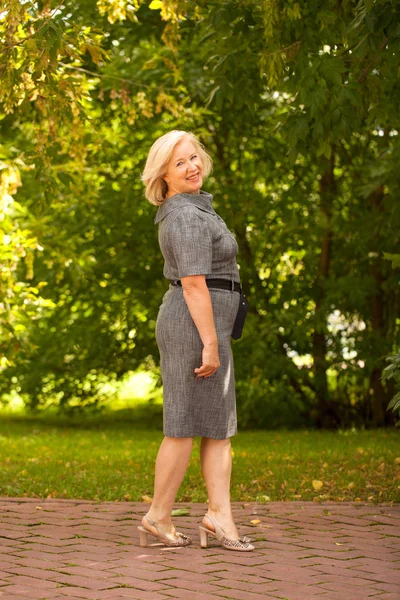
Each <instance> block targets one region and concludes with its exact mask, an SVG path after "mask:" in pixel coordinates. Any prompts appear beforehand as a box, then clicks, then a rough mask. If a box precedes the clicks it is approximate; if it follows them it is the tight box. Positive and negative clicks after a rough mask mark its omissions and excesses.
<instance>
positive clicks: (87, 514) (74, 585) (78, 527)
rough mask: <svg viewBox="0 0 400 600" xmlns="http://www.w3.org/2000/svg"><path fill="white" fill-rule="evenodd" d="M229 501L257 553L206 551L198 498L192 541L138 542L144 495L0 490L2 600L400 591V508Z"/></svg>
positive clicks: (211, 598)
mask: <svg viewBox="0 0 400 600" xmlns="http://www.w3.org/2000/svg"><path fill="white" fill-rule="evenodd" d="M185 506H189V505H185ZM233 506H234V513H235V519H236V522H237V524H238V526H239V529H240V534H241V535H249V536H250V537H252V539H253V540H254V544H255V546H256V551H254V552H250V553H240V552H235V551H228V550H224V549H221V547H220V546H219V545H218V542H217V541H216V540H213V541H212V546H211V547H210V548H208V549H201V548H200V545H199V536H198V530H197V524H198V523H199V522H200V520H201V517H202V515H203V513H204V508H205V507H204V505H201V504H191V505H190V509H191V512H190V516H187V517H176V518H175V524H176V525H177V527H178V529H180V530H181V531H183V532H185V533H188V534H189V535H191V536H192V537H193V538H194V543H193V545H191V546H189V547H187V548H166V547H165V546H162V545H160V544H157V543H156V542H155V539H154V538H149V539H153V540H154V544H152V546H150V547H148V548H140V547H139V537H138V531H137V525H138V524H139V523H140V519H141V517H142V515H143V514H144V513H145V512H146V511H147V508H148V505H146V504H142V503H133V502H101V503H96V502H89V501H84V500H56V499H46V500H38V499H35V498H32V499H31V498H0V600H16V599H18V600H22V599H23V598H29V599H32V600H36V599H38V600H67V599H71V600H73V599H78V598H79V599H82V598H88V599H90V600H127V599H129V598H130V599H132V600H172V599H178V600H179V599H182V600H261V598H263V599H274V600H276V599H286V600H313V599H319V600H347V599H349V600H365V599H366V598H375V599H376V600H399V599H400V505H394V506H389V505H379V506H372V505H366V504H362V503H353V504H351V503H346V504H335V503H328V502H326V503H321V504H317V503H313V502H270V503H268V504H267V505H258V504H240V503H235V504H234V505H233ZM252 520H255V521H259V522H258V523H255V524H252V523H251V521H252Z"/></svg>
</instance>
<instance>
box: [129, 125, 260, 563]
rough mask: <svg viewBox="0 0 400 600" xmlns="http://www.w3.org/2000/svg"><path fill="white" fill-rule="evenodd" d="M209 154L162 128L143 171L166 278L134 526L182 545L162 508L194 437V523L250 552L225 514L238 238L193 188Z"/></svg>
mask: <svg viewBox="0 0 400 600" xmlns="http://www.w3.org/2000/svg"><path fill="white" fill-rule="evenodd" d="M211 168H212V161H211V158H210V157H209V155H208V154H207V153H206V152H205V150H204V148H203V147H202V145H201V144H200V142H199V140H198V139H197V138H196V137H195V136H194V135H193V134H192V133H188V132H185V131H177V130H174V131H170V132H169V133H167V134H165V135H163V136H161V137H160V138H159V139H157V140H156V142H155V143H154V144H153V146H152V147H151V149H150V152H149V155H148V158H147V162H146V165H145V168H144V172H143V175H142V181H143V182H144V184H145V186H146V197H147V199H148V200H149V201H150V202H151V203H152V204H155V205H156V206H159V209H158V211H157V215H156V218H155V221H154V222H155V223H157V224H158V227H159V229H158V236H159V243H160V248H161V251H162V254H163V257H164V259H165V264H164V271H163V273H164V276H165V277H166V278H167V279H168V280H169V281H170V286H169V289H168V290H167V292H166V293H165V295H164V297H163V300H162V304H161V306H160V310H159V314H158V317H157V324H156V340H157V345H158V348H159V351H160V357H161V375H162V380H163V387H164V409H163V410H164V435H165V437H164V440H163V442H162V444H161V447H160V449H159V452H158V455H157V460H156V469H155V482H154V495H153V501H152V504H151V507H150V510H149V511H148V513H147V515H145V516H144V517H143V519H142V525H141V526H139V531H140V543H141V545H142V546H146V545H147V534H151V535H153V536H154V537H156V538H157V539H159V540H160V541H162V542H163V543H164V544H166V545H167V546H185V545H188V544H190V543H191V540H190V538H189V537H188V536H186V535H184V534H182V533H179V532H177V531H176V530H175V527H174V525H173V524H172V520H171V512H172V508H173V505H174V501H175V497H176V494H177V492H178V489H179V486H180V484H181V482H182V479H183V477H184V475H185V472H186V469H187V466H188V464H189V459H190V454H191V450H192V444H193V438H194V437H195V436H201V438H202V440H201V450H200V458H201V468H202V472H203V475H204V478H205V482H206V487H207V491H208V500H209V507H208V511H207V513H206V515H205V516H204V518H203V521H202V525H201V526H200V537H201V545H202V547H207V541H208V536H209V535H211V536H214V537H216V538H217V539H218V540H220V541H221V542H222V544H223V546H224V547H226V548H229V549H234V550H242V551H249V550H253V549H254V546H252V545H251V544H249V539H248V538H239V536H238V533H237V530H236V527H235V524H234V522H233V518H232V511H231V504H230V476H231V466H232V454H231V444H230V437H231V436H233V435H235V433H236V432H237V425H236V398H235V388H234V369H233V357H232V350H231V338H230V336H231V332H232V327H233V324H234V321H235V317H236V314H237V311H238V306H239V298H240V293H238V291H239V290H240V277H239V271H238V267H237V264H236V254H237V251H238V246H237V243H236V240H235V238H234V236H233V235H232V233H231V232H230V231H229V229H228V228H227V227H226V225H225V223H224V221H223V220H222V219H221V217H219V216H218V215H217V214H216V212H215V211H214V209H213V208H212V196H211V194H208V193H207V192H204V191H203V190H201V186H202V183H203V179H205V178H206V177H207V175H208V174H209V173H210V171H211Z"/></svg>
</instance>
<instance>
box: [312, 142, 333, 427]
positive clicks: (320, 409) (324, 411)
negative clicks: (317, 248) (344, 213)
mask: <svg viewBox="0 0 400 600" xmlns="http://www.w3.org/2000/svg"><path fill="white" fill-rule="evenodd" d="M333 169H334V155H333V152H332V156H331V159H330V161H329V166H328V168H327V169H326V171H325V172H324V174H323V175H322V177H321V183H320V194H321V212H322V215H323V221H324V222H325V228H324V231H323V234H322V237H321V255H320V260H319V265H318V271H317V276H316V279H315V282H314V300H315V321H314V333H313V336H312V355H313V374H314V380H315V384H314V387H315V391H316V400H317V414H316V423H317V426H318V427H333V426H335V425H337V423H338V419H337V415H336V411H335V410H334V408H333V406H332V403H331V401H330V398H329V389H328V380H327V373H326V372H327V369H328V364H327V360H326V354H327V345H326V340H327V333H328V332H327V323H326V321H327V319H326V309H325V307H324V300H325V284H326V281H327V279H328V278H329V274H330V265H331V254H332V231H331V228H330V219H331V206H332V200H333V198H334V196H335V194H336V182H335V178H334V173H333Z"/></svg>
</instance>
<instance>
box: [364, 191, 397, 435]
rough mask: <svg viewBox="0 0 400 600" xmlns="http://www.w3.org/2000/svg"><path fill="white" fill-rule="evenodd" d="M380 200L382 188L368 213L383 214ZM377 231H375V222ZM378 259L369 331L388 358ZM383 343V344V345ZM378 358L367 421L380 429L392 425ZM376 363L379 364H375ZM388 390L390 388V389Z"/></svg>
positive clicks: (388, 348) (384, 305) (388, 346)
mask: <svg viewBox="0 0 400 600" xmlns="http://www.w3.org/2000/svg"><path fill="white" fill-rule="evenodd" d="M383 197H384V190H383V186H382V185H381V186H379V187H378V188H377V189H376V190H375V191H374V192H373V194H371V196H370V201H371V204H372V210H375V211H376V213H377V214H379V213H381V212H382V210H383V206H382V203H383ZM377 228H379V220H378V225H377ZM376 235H377V238H378V239H379V231H377V232H376ZM382 268H383V265H382V259H381V258H377V259H376V260H375V261H374V263H373V265H372V269H371V272H372V276H373V278H374V280H375V294H374V295H373V296H372V298H371V304H370V305H371V327H372V331H373V334H374V338H375V339H377V340H381V342H382V346H386V348H384V349H383V353H384V354H389V353H390V351H391V343H390V332H389V331H388V329H389V327H388V324H387V319H386V318H385V314H386V313H387V312H388V311H387V307H386V303H387V301H388V299H387V298H386V296H385V292H384V283H385V277H384V274H383V272H382ZM385 342H386V343H385ZM378 354H379V356H377V357H372V360H373V361H374V363H375V364H374V367H373V369H372V372H371V375H370V385H369V389H370V397H371V419H372V425H373V426H374V427H382V426H383V425H388V424H390V423H392V422H393V419H392V415H391V414H390V413H388V412H387V410H386V409H387V405H388V404H389V401H390V398H391V395H390V392H391V391H392V390H390V391H389V389H385V387H384V386H383V384H382V369H383V368H384V366H385V365H384V364H383V362H382V361H381V360H379V358H382V353H381V352H379V351H378ZM378 360H379V363H378V362H377V361H378ZM390 387H391V386H390Z"/></svg>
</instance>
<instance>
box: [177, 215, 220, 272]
mask: <svg viewBox="0 0 400 600" xmlns="http://www.w3.org/2000/svg"><path fill="white" fill-rule="evenodd" d="M168 246H169V247H170V250H171V252H172V254H173V257H174V259H175V263H176V268H177V270H178V277H187V276H189V275H206V274H208V273H211V272H212V240H211V233H210V230H209V227H208V226H207V222H206V221H205V219H203V218H202V216H201V215H200V214H199V211H198V210H197V209H192V208H189V209H188V208H183V209H181V211H180V212H179V214H178V216H176V217H175V219H174V220H173V222H172V223H171V226H170V227H169V232H168Z"/></svg>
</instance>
